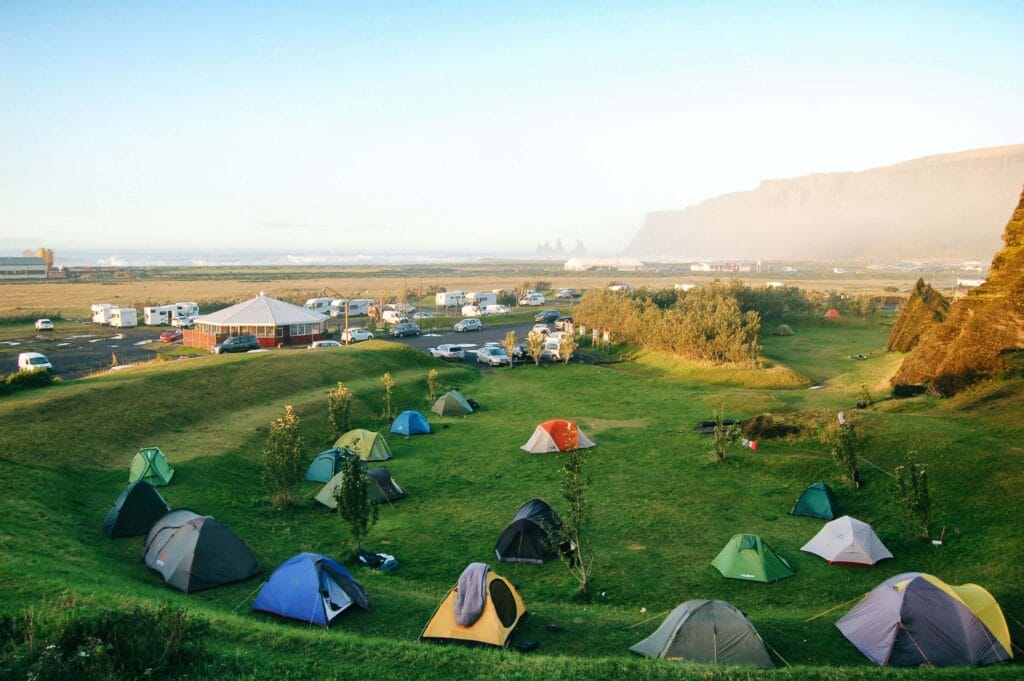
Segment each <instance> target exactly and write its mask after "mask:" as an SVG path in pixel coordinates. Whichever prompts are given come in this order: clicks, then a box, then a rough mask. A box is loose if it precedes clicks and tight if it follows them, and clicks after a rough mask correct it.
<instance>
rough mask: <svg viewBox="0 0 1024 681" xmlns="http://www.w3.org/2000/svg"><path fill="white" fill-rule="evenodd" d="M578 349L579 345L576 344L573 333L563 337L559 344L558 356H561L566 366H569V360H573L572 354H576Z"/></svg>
mask: <svg viewBox="0 0 1024 681" xmlns="http://www.w3.org/2000/svg"><path fill="white" fill-rule="evenodd" d="M578 347H579V344H578V343H577V342H576V336H575V335H573V333H572V332H569V333H566V334H565V335H564V336H562V340H560V341H559V342H558V354H559V355H560V356H561V358H562V362H563V363H564V364H566V365H568V364H569V360H570V359H572V353H574V352H576V348H578Z"/></svg>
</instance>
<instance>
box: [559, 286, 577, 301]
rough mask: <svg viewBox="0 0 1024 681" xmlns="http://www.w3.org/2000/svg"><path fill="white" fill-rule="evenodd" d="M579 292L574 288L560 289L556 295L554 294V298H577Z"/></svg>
mask: <svg viewBox="0 0 1024 681" xmlns="http://www.w3.org/2000/svg"><path fill="white" fill-rule="evenodd" d="M579 297H580V292H579V291H577V290H576V289H574V288H560V289H558V293H556V294H555V298H563V299H564V298H579Z"/></svg>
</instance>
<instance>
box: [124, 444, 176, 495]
mask: <svg viewBox="0 0 1024 681" xmlns="http://www.w3.org/2000/svg"><path fill="white" fill-rule="evenodd" d="M173 476H174V468H173V467H172V466H171V462H170V461H168V460H167V457H166V456H164V453H163V452H161V451H160V448H159V447H143V448H142V449H140V450H139V453H138V454H136V455H135V458H134V459H132V466H131V469H130V470H129V471H128V482H136V481H138V480H145V481H146V482H148V483H149V484H151V485H153V486H154V487H158V486H160V485H168V484H170V482H171V478H172V477H173Z"/></svg>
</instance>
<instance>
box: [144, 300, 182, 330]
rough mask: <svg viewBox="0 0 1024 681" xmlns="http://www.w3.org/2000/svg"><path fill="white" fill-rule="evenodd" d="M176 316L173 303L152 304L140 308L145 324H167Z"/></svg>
mask: <svg viewBox="0 0 1024 681" xmlns="http://www.w3.org/2000/svg"><path fill="white" fill-rule="evenodd" d="M175 317H177V308H176V307H175V306H174V305H154V306H152V307H144V308H142V323H143V324H146V325H147V326H167V325H168V324H170V323H171V322H172V321H173V320H174V318H175Z"/></svg>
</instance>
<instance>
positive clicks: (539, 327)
mask: <svg viewBox="0 0 1024 681" xmlns="http://www.w3.org/2000/svg"><path fill="white" fill-rule="evenodd" d="M530 333H541V334H544V335H545V336H546V335H548V334H549V333H551V327H549V326H548V325H547V324H544V323H543V322H541V323H539V324H534V325H533V328H532V329H530Z"/></svg>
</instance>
